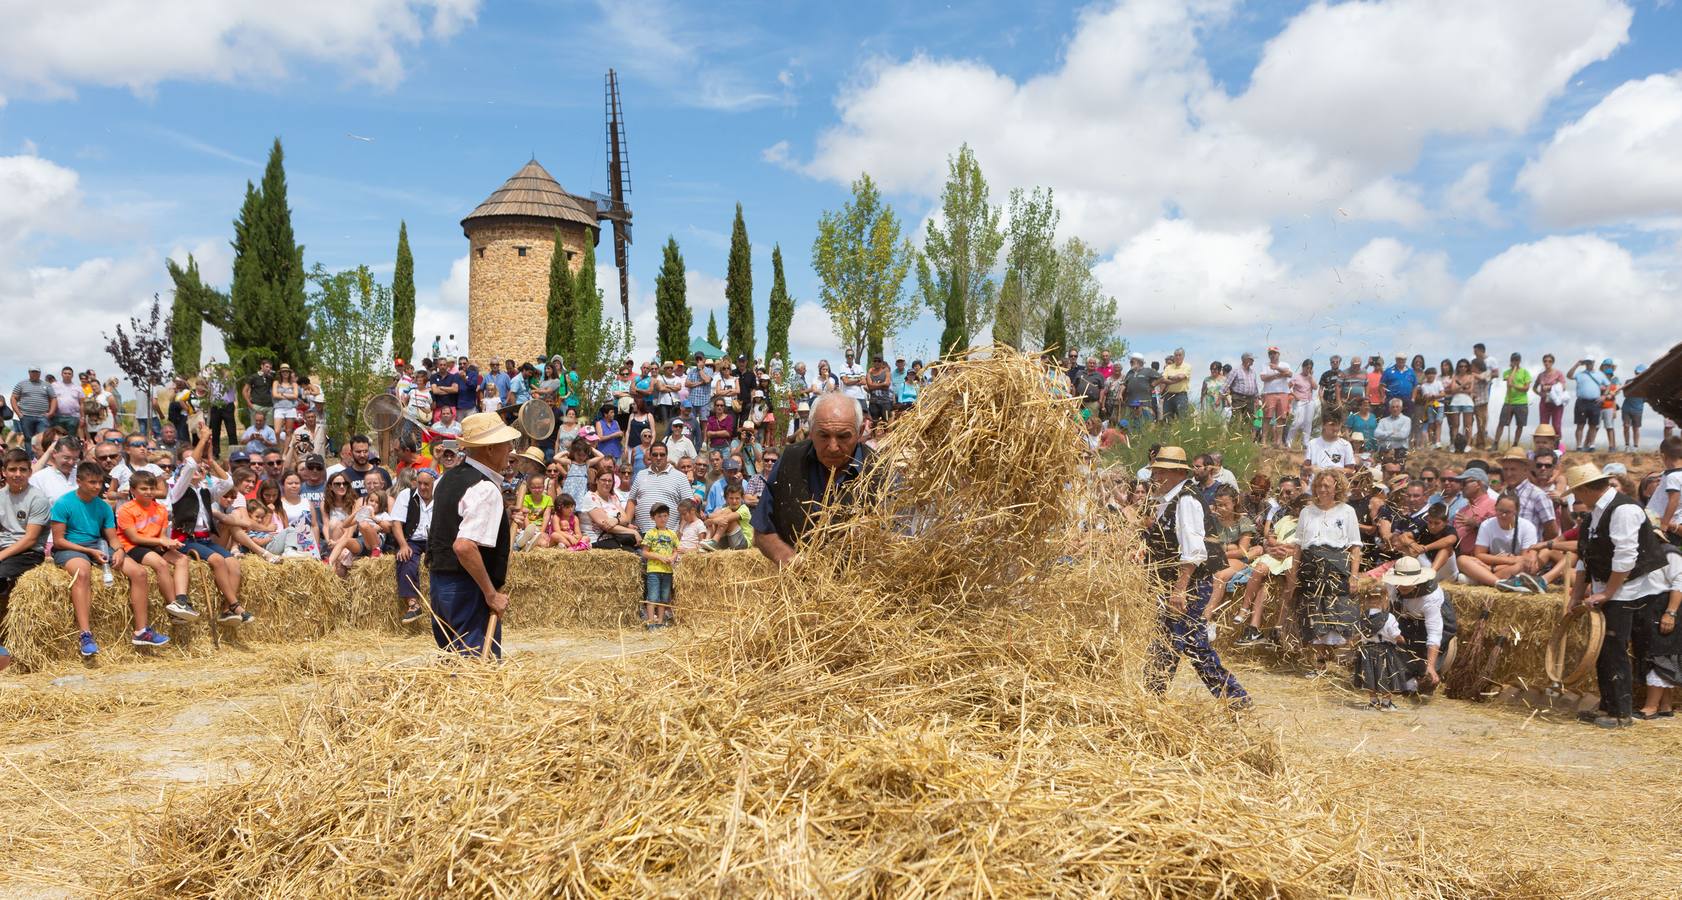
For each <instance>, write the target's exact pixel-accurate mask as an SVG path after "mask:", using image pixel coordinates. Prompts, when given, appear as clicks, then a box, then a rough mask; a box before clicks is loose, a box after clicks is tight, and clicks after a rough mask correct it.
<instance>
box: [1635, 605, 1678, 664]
mask: <svg viewBox="0 0 1682 900" xmlns="http://www.w3.org/2000/svg"><path fill="white" fill-rule="evenodd" d="M1669 605H1670V595H1669V594H1660V595H1658V596H1657V597H1656V598H1654V599H1653V601H1652V602H1650V603H1649V604H1648V605H1647V609H1646V610H1645V611H1644V614H1643V615H1642V616H1641V621H1640V622H1639V623H1638V627H1645V628H1646V629H1647V666H1648V667H1649V668H1650V669H1651V670H1652V671H1653V674H1655V675H1657V676H1659V677H1660V678H1662V679H1664V680H1665V681H1668V682H1670V683H1671V684H1672V685H1678V686H1682V627H1677V628H1672V629H1671V630H1670V633H1669V634H1661V633H1660V632H1659V621H1660V617H1661V616H1663V615H1664V611H1665V607H1667V606H1669Z"/></svg>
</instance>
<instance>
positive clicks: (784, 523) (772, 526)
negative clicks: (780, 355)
mask: <svg viewBox="0 0 1682 900" xmlns="http://www.w3.org/2000/svg"><path fill="white" fill-rule="evenodd" d="M863 432H864V410H863V409H862V408H861V407H860V406H859V405H858V403H857V401H855V400H853V399H852V398H851V397H848V396H847V395H846V394H843V393H839V392H833V391H832V392H829V393H824V394H820V395H818V399H817V400H816V401H815V402H813V404H812V436H811V437H810V438H809V439H807V440H804V441H801V442H799V443H797V444H790V445H789V446H788V447H786V448H784V449H783V455H782V458H781V459H779V460H778V461H777V464H776V465H775V466H772V467H771V474H770V476H769V477H768V478H766V480H765V489H764V492H763V493H761V494H760V497H759V504H758V505H757V506H755V507H754V508H753V515H752V517H751V520H750V523H751V525H752V527H753V544H754V546H755V547H758V548H759V552H761V553H763V554H765V556H766V558H767V559H769V560H771V561H772V562H774V563H776V564H777V565H779V566H782V565H787V564H788V563H790V562H792V561H793V560H794V557H795V553H796V552H797V551H796V548H797V547H798V545H799V542H800V538H801V537H802V536H803V535H804V534H805V533H806V531H807V529H809V528H810V527H811V524H812V519H813V518H814V516H815V515H816V512H817V510H818V509H819V508H821V507H824V506H827V505H829V504H830V503H833V502H836V501H837V500H838V499H840V498H841V497H842V496H843V495H842V493H841V492H842V491H843V489H845V488H846V487H847V485H848V484H850V483H852V482H853V481H854V480H856V479H857V478H858V477H859V473H860V472H862V471H863V469H864V465H865V463H867V462H868V461H869V460H870V455H871V451H870V448H869V447H867V446H865V445H864V444H863V442H861V441H860V440H859V438H860V436H861V435H862V434H863Z"/></svg>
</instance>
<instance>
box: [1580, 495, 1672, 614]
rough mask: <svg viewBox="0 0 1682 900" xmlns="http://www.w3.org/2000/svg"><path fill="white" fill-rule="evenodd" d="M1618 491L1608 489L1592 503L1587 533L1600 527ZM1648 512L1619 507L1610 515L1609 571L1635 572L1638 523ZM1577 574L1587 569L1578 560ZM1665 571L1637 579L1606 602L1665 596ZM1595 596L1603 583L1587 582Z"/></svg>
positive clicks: (1627, 582) (1661, 570)
mask: <svg viewBox="0 0 1682 900" xmlns="http://www.w3.org/2000/svg"><path fill="white" fill-rule="evenodd" d="M1616 495H1617V491H1614V490H1612V489H1611V488H1608V489H1606V490H1605V491H1604V492H1602V493H1601V495H1600V499H1599V500H1596V501H1595V503H1594V509H1593V510H1591V511H1590V512H1589V531H1590V532H1591V533H1592V532H1593V531H1594V529H1596V528H1598V527H1600V519H1601V517H1602V516H1604V515H1606V508H1607V507H1608V506H1611V505H1612V498H1613V497H1614V496H1616ZM1646 519H1647V511H1646V510H1644V509H1641V508H1640V507H1637V506H1621V507H1619V508H1618V511H1617V512H1615V513H1613V514H1612V523H1611V525H1610V527H1608V529H1607V530H1608V531H1609V532H1611V535H1612V571H1614V572H1629V571H1632V570H1633V569H1634V568H1635V560H1636V558H1637V557H1638V556H1639V555H1640V552H1641V551H1640V545H1639V544H1638V543H1637V541H1638V539H1639V535H1640V533H1641V523H1642V522H1644V521H1646ZM1577 571H1579V572H1584V571H1587V566H1586V565H1585V564H1584V563H1583V561H1582V560H1581V559H1579V560H1577ZM1665 571H1666V570H1665V569H1655V570H1654V571H1652V572H1648V573H1647V574H1646V575H1643V576H1642V577H1640V578H1636V579H1632V580H1629V581H1625V582H1624V586H1623V587H1621V588H1619V589H1618V593H1617V594H1615V595H1613V596H1612V597H1610V598H1608V599H1610V600H1611V601H1612V602H1614V603H1622V602H1628V601H1632V600H1640V599H1641V598H1642V597H1650V596H1652V595H1654V594H1660V593H1664V592H1665V590H1666V589H1667V588H1668V587H1669V582H1668V581H1667V580H1666V578H1665ZM1590 587H1592V588H1593V589H1594V593H1600V592H1601V591H1604V590H1606V582H1604V581H1601V580H1599V579H1594V580H1592V581H1591V582H1590Z"/></svg>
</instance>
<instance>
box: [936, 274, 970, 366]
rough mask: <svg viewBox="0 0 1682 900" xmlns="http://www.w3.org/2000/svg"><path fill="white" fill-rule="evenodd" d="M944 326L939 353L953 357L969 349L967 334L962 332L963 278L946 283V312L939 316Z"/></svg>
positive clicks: (941, 332)
mask: <svg viewBox="0 0 1682 900" xmlns="http://www.w3.org/2000/svg"><path fill="white" fill-rule="evenodd" d="M941 321H942V322H945V323H946V324H945V327H943V328H942V329H941V331H940V355H941V356H943V357H954V356H958V355H959V354H962V353H963V352H964V351H965V350H968V349H969V335H967V334H965V332H964V327H965V326H964V279H962V278H952V279H949V280H948V282H947V285H946V312H945V314H944V315H942V316H941Z"/></svg>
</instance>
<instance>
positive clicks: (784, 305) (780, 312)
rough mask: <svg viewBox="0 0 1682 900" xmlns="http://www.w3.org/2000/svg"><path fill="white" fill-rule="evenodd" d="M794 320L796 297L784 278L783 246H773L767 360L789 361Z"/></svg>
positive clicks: (767, 325) (766, 347)
mask: <svg viewBox="0 0 1682 900" xmlns="http://www.w3.org/2000/svg"><path fill="white" fill-rule="evenodd" d="M793 322H794V298H793V297H790V296H789V295H788V284H787V283H786V282H785V281H784V280H783V248H782V247H781V246H780V245H774V246H772V247H771V302H770V310H769V311H768V313H767V315H766V323H765V330H766V332H767V333H766V336H765V361H766V362H767V363H769V362H770V361H771V360H773V359H781V360H782V361H783V362H784V363H787V362H788V329H789V326H790V325H791V324H793Z"/></svg>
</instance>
